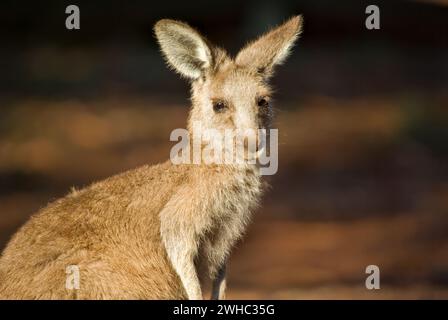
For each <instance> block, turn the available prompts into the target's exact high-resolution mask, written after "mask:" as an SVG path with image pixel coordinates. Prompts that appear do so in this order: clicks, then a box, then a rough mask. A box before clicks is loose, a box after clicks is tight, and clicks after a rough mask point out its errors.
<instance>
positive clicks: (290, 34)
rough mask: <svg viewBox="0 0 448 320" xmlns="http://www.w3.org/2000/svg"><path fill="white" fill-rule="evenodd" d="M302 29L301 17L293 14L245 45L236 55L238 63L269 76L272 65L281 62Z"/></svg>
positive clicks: (271, 71) (266, 76)
mask: <svg viewBox="0 0 448 320" xmlns="http://www.w3.org/2000/svg"><path fill="white" fill-rule="evenodd" d="M301 29H302V17H301V16H295V17H292V18H291V19H289V20H288V21H286V22H285V23H283V24H282V25H280V26H278V27H276V28H274V29H273V30H271V31H269V32H268V33H266V34H264V35H262V36H261V37H260V38H258V39H257V40H255V41H253V42H251V43H249V44H248V45H246V46H245V47H244V48H243V49H242V50H241V51H240V52H239V53H238V55H237V57H236V59H235V61H236V63H237V64H238V65H241V66H247V67H249V68H254V70H256V71H257V72H258V73H260V74H262V75H263V76H264V77H265V78H269V77H270V76H271V75H272V73H273V69H274V66H275V65H277V64H281V63H282V62H283V61H284V60H285V59H286V57H287V56H288V54H289V52H290V50H291V47H292V46H293V44H294V42H295V41H296V39H297V38H298V37H299V35H300V32H301Z"/></svg>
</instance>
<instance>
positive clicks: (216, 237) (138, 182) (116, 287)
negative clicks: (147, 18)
mask: <svg viewBox="0 0 448 320" xmlns="http://www.w3.org/2000/svg"><path fill="white" fill-rule="evenodd" d="M300 25H301V20H300V17H294V18H292V19H290V20H289V21H287V22H286V23H285V24H283V25H281V26H280V27H278V28H276V29H274V30H273V31H271V32H270V33H268V34H266V35H265V36H263V37H261V38H259V39H258V40H257V41H255V42H253V43H252V44H249V45H248V46H247V47H246V48H244V49H243V50H242V51H241V52H240V53H239V54H238V56H237V57H236V59H231V58H230V57H229V56H228V55H227V54H226V53H225V52H224V51H223V50H221V49H218V48H215V47H212V46H210V45H209V44H208V42H207V40H206V39H205V38H204V37H202V36H201V35H200V34H199V33H198V32H197V31H195V30H194V29H192V28H191V27H189V26H188V25H186V24H184V23H181V22H177V21H173V20H161V21H159V22H158V23H157V24H156V26H155V33H156V36H157V38H158V41H159V43H160V45H161V49H162V52H163V54H164V56H165V58H166V60H167V62H168V64H169V65H170V66H171V67H172V68H173V69H175V70H176V71H177V72H179V73H180V74H181V75H182V76H184V77H186V78H188V79H189V80H190V81H191V83H192V109H191V113H190V118H189V125H188V127H189V129H190V130H192V125H193V123H194V122H195V121H196V122H197V121H199V122H200V123H202V124H203V125H204V126H206V127H213V128H218V129H226V128H254V129H258V128H260V127H261V128H263V127H266V124H267V123H269V120H270V119H267V118H269V117H270V114H271V113H270V112H261V111H260V108H259V107H258V106H257V103H256V101H257V99H258V97H261V96H262V97H265V98H266V99H269V93H270V90H269V87H268V85H267V83H266V80H267V78H269V76H270V75H271V74H272V70H273V66H274V65H276V64H278V63H281V62H282V61H283V60H284V58H285V57H286V55H287V53H288V52H289V49H290V47H291V46H292V44H293V43H294V41H295V39H296V38H297V36H298V34H299V32H300ZM216 99H219V100H222V101H225V103H226V106H227V109H226V111H225V112H222V113H216V112H214V110H213V107H212V104H213V101H216ZM261 192H262V188H261V180H260V175H259V169H258V167H257V166H256V165H252V164H248V163H244V164H238V165H236V164H235V165H205V164H203V163H202V164H199V165H195V164H191V165H187V164H182V165H173V164H172V163H171V162H170V161H167V162H165V163H163V164H159V165H154V166H143V167H141V168H138V169H135V170H132V171H128V172H125V173H122V174H120V175H117V176H114V177H111V178H109V179H106V180H104V181H101V182H99V183H95V184H93V185H91V186H89V187H87V188H85V189H83V190H80V191H73V192H71V193H70V194H69V195H67V196H66V197H64V198H62V199H60V200H57V201H55V202H53V203H51V204H49V205H48V206H47V207H45V208H44V209H42V210H40V211H39V212H37V213H36V214H35V215H33V216H32V217H31V219H30V220H29V221H28V222H27V223H26V224H25V225H24V226H23V227H22V228H21V229H20V230H19V231H18V232H17V233H16V234H15V235H14V236H13V238H12V239H11V241H10V242H9V244H8V246H7V247H6V249H5V251H4V252H3V255H2V257H1V259H0V298H2V299H187V298H189V299H201V298H202V290H201V286H200V283H199V278H202V277H205V278H210V279H211V280H212V281H213V288H214V293H213V297H214V298H223V297H224V288H225V263H226V260H227V257H228V255H229V253H230V250H231V248H232V246H233V244H234V243H235V241H236V240H237V239H238V238H239V237H240V236H241V235H242V234H243V232H244V229H245V226H246V225H247V223H248V222H249V219H250V212H251V211H252V209H253V208H254V207H255V206H256V205H257V203H258V200H259V198H260V196H261ZM69 265H77V266H78V267H79V270H80V288H79V290H77V289H66V287H65V282H66V277H67V274H66V267H67V266H69ZM197 270H201V271H202V272H203V274H200V275H198V271H197Z"/></svg>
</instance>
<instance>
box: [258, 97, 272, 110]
mask: <svg viewBox="0 0 448 320" xmlns="http://www.w3.org/2000/svg"><path fill="white" fill-rule="evenodd" d="M257 105H258V106H259V107H260V108H267V107H269V101H268V100H267V98H265V97H261V98H258V100H257Z"/></svg>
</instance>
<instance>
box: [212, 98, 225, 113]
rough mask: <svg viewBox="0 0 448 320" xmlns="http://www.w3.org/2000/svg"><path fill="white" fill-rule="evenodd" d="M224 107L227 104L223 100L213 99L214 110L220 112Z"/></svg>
mask: <svg viewBox="0 0 448 320" xmlns="http://www.w3.org/2000/svg"><path fill="white" fill-rule="evenodd" d="M226 108H227V105H226V103H225V102H224V101H221V100H218V101H213V110H215V112H222V111H224V109H226Z"/></svg>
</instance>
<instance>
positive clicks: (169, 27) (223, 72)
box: [154, 16, 301, 130]
mask: <svg viewBox="0 0 448 320" xmlns="http://www.w3.org/2000/svg"><path fill="white" fill-rule="evenodd" d="M154 30H155V34H156V37H157V40H158V42H159V44H160V47H161V51H162V53H163V55H164V57H165V59H166V61H167V63H168V65H169V66H170V67H171V68H172V69H174V70H175V71H177V72H178V73H179V74H180V75H181V76H183V77H185V78H187V79H188V80H189V81H190V82H191V88H192V109H191V111H190V117H189V124H188V126H189V130H192V126H193V124H196V123H199V124H200V125H201V126H202V127H203V128H204V127H205V128H213V129H216V130H225V129H240V130H241V129H243V130H246V129H249V130H257V129H267V128H269V125H270V122H271V118H272V108H271V105H270V99H271V97H270V96H271V89H270V87H269V84H268V79H269V78H270V77H271V76H272V74H273V70H274V67H275V66H276V65H278V64H281V63H282V62H283V61H284V60H285V58H286V57H287V56H288V54H289V52H290V49H291V47H292V46H293V44H294V42H295V40H296V39H297V37H298V35H299V34H300V30H301V17H300V16H295V17H293V18H291V19H290V20H288V21H286V22H285V23H284V24H282V25H280V26H278V27H276V28H274V29H273V30H271V31H269V32H268V33H266V34H264V35H262V36H261V37H259V38H258V39H256V40H255V41H253V42H250V43H249V44H248V45H246V46H245V47H244V48H243V49H242V50H241V51H240V52H239V53H238V54H237V56H236V57H235V58H232V57H230V56H229V55H228V54H227V53H226V52H225V51H224V50H223V49H221V48H218V47H216V46H213V45H211V44H210V42H209V41H208V40H207V39H206V38H205V37H203V36H202V35H201V34H200V33H199V32H198V31H196V30H194V29H193V28H191V27H190V26H189V25H187V24H185V23H183V22H179V21H174V20H167V19H164V20H160V21H158V22H157V23H156V25H155V27H154Z"/></svg>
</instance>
